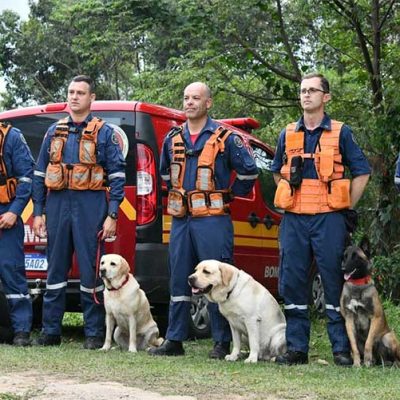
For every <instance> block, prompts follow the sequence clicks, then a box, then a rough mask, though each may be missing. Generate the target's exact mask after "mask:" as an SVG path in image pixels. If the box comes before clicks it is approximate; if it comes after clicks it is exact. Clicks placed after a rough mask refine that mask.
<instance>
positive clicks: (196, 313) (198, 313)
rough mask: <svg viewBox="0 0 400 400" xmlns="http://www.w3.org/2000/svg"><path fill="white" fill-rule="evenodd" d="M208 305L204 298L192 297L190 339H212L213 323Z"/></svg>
mask: <svg viewBox="0 0 400 400" xmlns="http://www.w3.org/2000/svg"><path fill="white" fill-rule="evenodd" d="M207 305H208V300H207V299H206V298H205V297H204V296H192V304H191V306H190V319H189V337H190V338H192V339H205V338H209V337H210V333H211V322H210V316H209V314H208V309H207Z"/></svg>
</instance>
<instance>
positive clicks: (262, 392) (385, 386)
mask: <svg viewBox="0 0 400 400" xmlns="http://www.w3.org/2000/svg"><path fill="white" fill-rule="evenodd" d="M385 308H386V310H387V316H388V319H389V324H390V326H391V327H392V328H394V329H395V331H396V332H397V333H398V334H399V336H400V308H399V307H396V306H393V305H392V304H390V303H385ZM82 343H83V334H82V327H81V316H80V314H67V315H66V318H65V322H64V335H63V343H62V345H61V346H60V347H55V348H38V347H30V348H25V349H24V348H14V347H12V346H8V345H0V354H1V356H0V370H1V372H2V374H6V373H12V372H23V371H28V370H29V371H38V372H40V373H45V374H60V375H63V376H67V377H71V378H75V379H78V380H79V381H82V382H84V381H100V380H101V381H117V382H121V383H123V384H124V385H128V386H134V387H140V388H142V389H149V390H153V391H156V392H159V393H163V394H169V395H172V394H175V395H178V394H180V395H191V396H195V397H197V398H198V399H200V400H209V399H229V398H232V397H233V396H234V395H236V396H243V398H244V399H335V400H336V399H349V400H350V399H351V400H354V399H365V400H368V399H371V400H372V399H373V400H376V399H378V400H385V399H393V400H394V399H400V369H396V368H383V367H373V368H370V369H367V368H359V369H355V368H343V367H337V366H335V365H333V362H332V355H331V352H330V346H329V342H328V339H327V334H326V329H325V321H324V320H319V319H313V325H312V338H311V350H310V361H311V362H310V364H309V365H302V366H293V367H285V366H278V365H275V364H272V363H265V362H260V363H258V364H256V365H245V364H244V363H243V361H239V362H235V363H229V362H226V361H216V360H209V359H208V357H207V353H208V351H209V350H210V348H211V346H212V343H211V341H210V340H199V341H190V342H187V343H185V350H186V356H185V357H172V358H169V357H161V358H159V357H150V356H149V355H147V354H146V353H145V352H140V353H138V354H135V355H132V354H129V353H127V352H121V351H120V350H118V349H116V350H112V351H110V352H108V353H103V352H100V351H88V350H83V349H82ZM321 360H325V361H327V362H328V365H325V363H323V362H321ZM0 399H1V400H14V399H20V398H19V397H10V396H9V395H8V394H1V393H0ZM21 399H22V398H21Z"/></svg>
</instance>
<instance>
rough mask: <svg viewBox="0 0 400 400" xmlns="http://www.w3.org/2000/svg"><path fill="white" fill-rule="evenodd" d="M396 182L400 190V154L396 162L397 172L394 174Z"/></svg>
mask: <svg viewBox="0 0 400 400" xmlns="http://www.w3.org/2000/svg"><path fill="white" fill-rule="evenodd" d="M394 183H395V185H396V187H397V190H399V191H400V154H399V157H398V158H397V162H396V173H395V175H394Z"/></svg>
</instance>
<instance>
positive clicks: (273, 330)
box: [189, 260, 286, 363]
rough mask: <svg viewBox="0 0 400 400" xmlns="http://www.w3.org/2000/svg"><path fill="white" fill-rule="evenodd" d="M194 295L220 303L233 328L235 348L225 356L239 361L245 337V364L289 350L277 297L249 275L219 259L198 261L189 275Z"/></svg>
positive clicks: (284, 324) (222, 311)
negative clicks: (201, 295)
mask: <svg viewBox="0 0 400 400" xmlns="http://www.w3.org/2000/svg"><path fill="white" fill-rule="evenodd" d="M189 284H190V286H191V287H192V292H193V294H204V295H205V296H206V297H207V299H208V300H209V301H212V302H214V303H218V306H219V310H220V311H221V314H222V315H223V316H224V317H225V318H226V319H227V320H228V322H229V325H230V327H231V331H232V340H233V348H232V352H231V354H228V355H227V356H226V357H225V359H226V360H228V361H236V360H237V359H238V357H239V354H240V346H241V341H242V340H243V341H244V342H245V343H246V344H247V345H248V347H249V349H250V354H249V356H248V358H247V359H246V360H245V362H246V363H256V362H257V361H258V360H270V359H271V358H273V357H276V356H278V355H280V354H283V353H284V352H285V351H286V336H285V331H286V321H285V317H284V315H283V313H282V311H281V309H280V307H279V305H278V303H277V301H276V300H275V299H274V297H273V296H272V295H271V293H270V292H269V291H268V290H267V289H266V288H265V287H264V286H262V285H261V284H260V283H258V282H257V281H256V280H254V279H253V278H252V277H251V276H250V275H249V274H247V273H246V272H244V271H241V270H239V269H238V268H236V267H234V266H233V265H230V264H226V263H223V262H220V261H217V260H205V261H202V262H201V263H199V264H198V265H197V267H196V270H195V273H194V274H192V275H190V276H189Z"/></svg>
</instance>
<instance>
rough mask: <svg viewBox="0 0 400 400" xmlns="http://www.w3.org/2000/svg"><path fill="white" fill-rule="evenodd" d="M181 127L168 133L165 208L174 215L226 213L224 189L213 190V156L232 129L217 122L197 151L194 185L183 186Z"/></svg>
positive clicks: (220, 151) (203, 215)
mask: <svg viewBox="0 0 400 400" xmlns="http://www.w3.org/2000/svg"><path fill="white" fill-rule="evenodd" d="M182 131H183V127H182V126H180V127H178V128H175V129H174V130H173V131H172V132H171V133H170V136H171V137H172V162H171V165H170V178H171V185H172V189H171V190H170V191H169V193H168V202H167V204H168V206H167V211H168V213H169V214H171V215H173V216H174V217H183V216H185V215H186V214H187V213H189V214H190V215H191V216H193V217H206V216H210V215H225V214H228V213H229V202H228V193H229V192H228V190H216V189H215V180H214V169H215V160H216V158H217V155H218V153H223V152H224V150H225V141H226V139H227V138H228V137H229V135H230V134H231V133H232V131H230V130H228V129H225V128H223V127H222V126H219V127H218V128H217V129H216V130H215V132H214V133H213V134H212V135H211V136H210V138H209V139H208V140H207V142H206V143H205V145H204V148H203V150H202V151H201V153H200V155H199V159H198V163H197V172H196V174H197V176H196V189H195V190H192V191H190V192H187V193H186V191H185V189H183V179H184V176H185V166H186V148H185V143H184V140H183V137H182Z"/></svg>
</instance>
